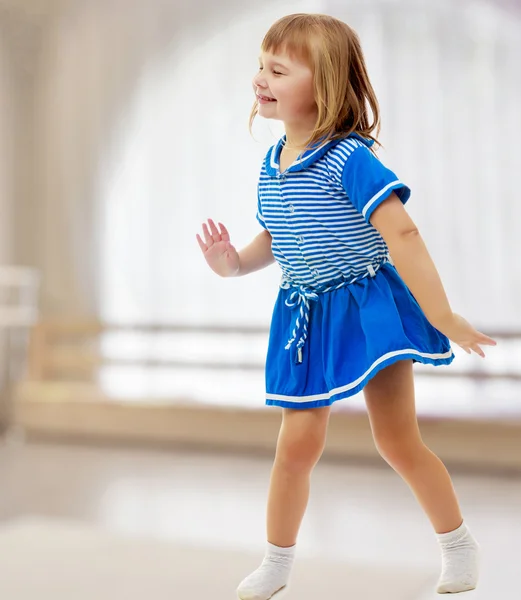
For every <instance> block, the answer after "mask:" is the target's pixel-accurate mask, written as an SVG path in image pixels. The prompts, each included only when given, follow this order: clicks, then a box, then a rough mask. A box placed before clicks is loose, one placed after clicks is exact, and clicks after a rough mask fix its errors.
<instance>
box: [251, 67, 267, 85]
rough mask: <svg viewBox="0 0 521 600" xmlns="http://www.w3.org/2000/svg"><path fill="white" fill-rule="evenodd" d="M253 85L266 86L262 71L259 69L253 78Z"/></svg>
mask: <svg viewBox="0 0 521 600" xmlns="http://www.w3.org/2000/svg"><path fill="white" fill-rule="evenodd" d="M253 85H254V86H256V87H261V88H265V87H266V80H265V78H264V77H263V75H262V71H259V72H258V73H257V75H255V77H254V78H253Z"/></svg>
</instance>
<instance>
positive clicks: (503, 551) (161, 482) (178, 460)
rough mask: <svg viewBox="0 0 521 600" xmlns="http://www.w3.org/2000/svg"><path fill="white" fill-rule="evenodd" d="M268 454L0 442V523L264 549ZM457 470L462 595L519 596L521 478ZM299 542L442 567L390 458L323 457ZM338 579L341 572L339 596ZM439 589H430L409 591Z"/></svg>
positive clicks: (347, 554)
mask: <svg viewBox="0 0 521 600" xmlns="http://www.w3.org/2000/svg"><path fill="white" fill-rule="evenodd" d="M270 466H271V461H270V459H268V458H264V457H247V456H232V455H219V454H212V455H208V454H198V453H193V452H191V453H188V452H183V451H180V450H179V451H169V450H164V451H159V450H158V451H149V450H147V451H145V450H139V449H124V448H119V449H115V448H110V447H97V448H94V447H92V448H89V447H81V446H59V445H55V446H53V445H37V444H31V445H27V446H19V445H5V444H2V445H0V489H1V490H2V492H1V494H0V524H1V523H2V522H5V521H7V520H10V519H12V518H14V517H19V516H23V515H37V516H44V517H56V518H72V519H79V520H81V521H83V522H86V523H90V524H92V525H95V526H97V527H103V528H105V529H107V530H109V531H112V532H124V533H126V534H131V535H146V536H153V537H156V538H161V539H168V540H175V541H176V542H179V543H186V542H188V543H199V544H201V545H205V546H211V547H215V548H227V549H230V550H250V551H258V553H259V557H260V554H261V552H262V549H263V544H264V510H265V497H266V489H267V484H268V476H269V472H270ZM454 478H455V483H456V486H457V489H458V491H459V495H460V499H461V502H462V505H463V507H464V512H465V515H466V518H467V520H468V522H469V523H470V525H471V526H472V529H473V530H474V531H475V533H476V535H477V536H478V538H479V540H480V541H481V543H482V545H483V548H484V571H483V576H482V582H481V586H480V588H479V590H478V591H476V592H470V593H468V594H466V595H465V597H466V598H469V600H470V598H473V599H479V600H482V599H489V598H490V600H519V599H520V598H521V591H520V589H519V586H518V585H517V582H518V571H519V565H520V564H521V478H510V479H507V478H500V477H499V476H498V477H493V476H489V477H477V476H471V475H466V474H461V473H459V474H455V475H454ZM299 547H300V554H301V556H303V557H310V556H313V555H317V554H318V555H320V557H321V559H322V560H327V559H328V558H333V559H335V560H340V561H346V563H349V564H361V565H379V566H381V567H382V568H389V567H391V568H392V567H396V568H400V569H403V568H411V569H422V570H426V571H427V572H432V575H433V580H435V578H436V576H437V572H438V568H439V556H438V548H437V545H436V542H435V540H434V538H433V536H432V534H431V531H430V526H429V524H428V522H427V520H426V519H425V518H424V516H423V514H422V513H421V511H420V509H419V508H418V507H417V505H416V503H415V501H414V499H413V498H412V496H411V494H410V492H409V490H408V488H407V487H406V486H405V485H404V484H403V483H402V482H401V480H400V479H399V478H398V477H397V476H396V475H395V474H394V473H393V472H391V471H390V470H389V469H380V468H378V467H374V466H368V465H354V464H332V463H325V462H323V463H321V464H319V466H318V467H317V469H316V471H315V475H314V482H313V491H312V498H311V502H310V506H309V510H308V513H307V516H306V519H305V522H304V525H303V529H302V532H301V536H300V540H299ZM341 591H342V585H341V582H339V596H338V598H343V597H342V594H341ZM232 597H233V595H231V596H230V598H232ZM436 597H439V596H437V595H436V594H435V593H434V592H432V594H431V593H430V592H429V591H426V593H425V595H423V596H422V597H421V598H417V600H430V599H432V598H436ZM281 600H282V599H281ZM411 600H412V599H411Z"/></svg>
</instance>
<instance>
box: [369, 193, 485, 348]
mask: <svg viewBox="0 0 521 600" xmlns="http://www.w3.org/2000/svg"><path fill="white" fill-rule="evenodd" d="M370 221H371V224H372V225H373V226H374V227H375V228H376V229H377V230H378V231H379V232H380V233H381V235H382V237H383V238H384V240H385V242H386V244H387V247H388V248H389V252H390V254H391V258H392V259H393V262H394V264H395V267H396V270H397V271H398V273H399V274H400V276H401V277H402V279H403V280H404V282H405V284H406V285H407V287H408V288H409V289H410V290H411V293H412V294H413V296H414V297H415V298H416V300H417V302H418V304H419V305H420V307H421V308H422V310H423V312H424V313H425V316H426V317H427V319H428V320H429V321H430V323H431V324H432V325H433V326H434V327H436V329H438V331H441V332H442V333H443V334H445V335H446V336H447V337H448V338H449V339H451V340H452V341H454V342H456V343H457V344H458V345H459V346H461V347H462V348H463V349H464V350H465V351H466V352H467V353H469V354H470V353H471V352H472V351H473V352H476V354H479V355H480V356H482V357H484V356H485V354H484V352H483V350H482V348H481V345H486V346H495V345H496V342H495V341H494V340H493V339H492V338H490V337H488V336H486V335H485V334H483V333H480V332H479V331H476V329H474V327H472V325H470V323H468V322H467V321H465V319H463V318H462V317H460V316H459V315H456V314H455V313H453V312H452V309H451V307H450V304H449V301H448V299H447V295H446V293H445V290H444V289H443V284H442V282H441V278H440V276H439V274H438V271H437V270H436V267H435V265H434V262H433V260H432V258H431V257H430V255H429V252H428V250H427V248H426V246H425V243H424V241H423V239H422V237H421V235H420V233H419V231H418V228H417V227H416V225H415V224H414V222H413V221H412V219H411V217H410V216H409V215H408V213H407V211H406V210H405V208H404V206H403V204H402V202H401V200H400V199H399V198H398V196H397V195H396V194H395V193H394V192H393V193H392V194H391V195H390V196H389V198H388V199H387V200H385V202H382V204H381V205H380V206H379V207H378V208H376V209H375V211H374V212H373V214H372V215H371V217H370Z"/></svg>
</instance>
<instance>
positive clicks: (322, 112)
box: [250, 13, 380, 148]
mask: <svg viewBox="0 0 521 600" xmlns="http://www.w3.org/2000/svg"><path fill="white" fill-rule="evenodd" d="M261 50H262V52H270V53H273V54H277V53H279V52H286V53H287V54H289V56H291V57H296V58H298V59H300V60H301V61H303V62H305V63H306V64H307V65H308V66H309V68H310V69H311V71H312V72H313V85H314V90H315V102H316V103H317V107H318V117H317V122H316V124H315V129H314V131H313V133H312V134H311V137H310V138H309V140H308V141H307V144H306V147H308V148H309V147H312V146H314V145H315V144H316V143H317V142H319V141H320V142H321V143H326V142H328V141H330V140H333V139H339V138H345V137H347V136H348V135H350V134H351V133H358V134H359V135H361V136H362V137H364V138H366V139H371V140H373V141H374V142H376V144H377V145H379V142H378V139H377V136H378V133H379V131H380V108H379V106H378V100H377V99H376V94H375V92H374V89H373V86H372V85H371V82H370V80H369V75H368V73H367V67H366V65H365V60H364V55H363V52H362V47H361V45H360V40H359V38H358V35H357V33H356V32H355V31H354V30H353V29H352V28H351V27H349V25H347V24H346V23H344V22H343V21H340V20H338V19H335V18H334V17H330V16H328V15H319V14H303V13H299V14H294V15H289V16H287V17H283V18H282V19H279V20H278V21H277V22H276V23H274V25H272V26H271V28H270V30H269V31H268V33H267V34H266V36H265V37H264V40H263V41H262V45H261ZM369 109H370V112H369ZM257 113H258V102H257V101H256V102H255V104H254V105H253V109H252V112H251V115H250V131H251V129H252V126H253V122H254V120H255V117H256V116H257ZM370 113H371V114H370Z"/></svg>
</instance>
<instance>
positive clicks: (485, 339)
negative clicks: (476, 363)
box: [479, 333, 497, 346]
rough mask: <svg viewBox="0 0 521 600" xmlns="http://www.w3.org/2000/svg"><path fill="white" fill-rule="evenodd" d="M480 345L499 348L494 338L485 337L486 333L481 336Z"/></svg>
mask: <svg viewBox="0 0 521 600" xmlns="http://www.w3.org/2000/svg"><path fill="white" fill-rule="evenodd" d="M479 343H480V344H485V345H486V346H497V342H496V340H493V339H492V338H490V337H488V335H485V334H484V333H480V334H479Z"/></svg>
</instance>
